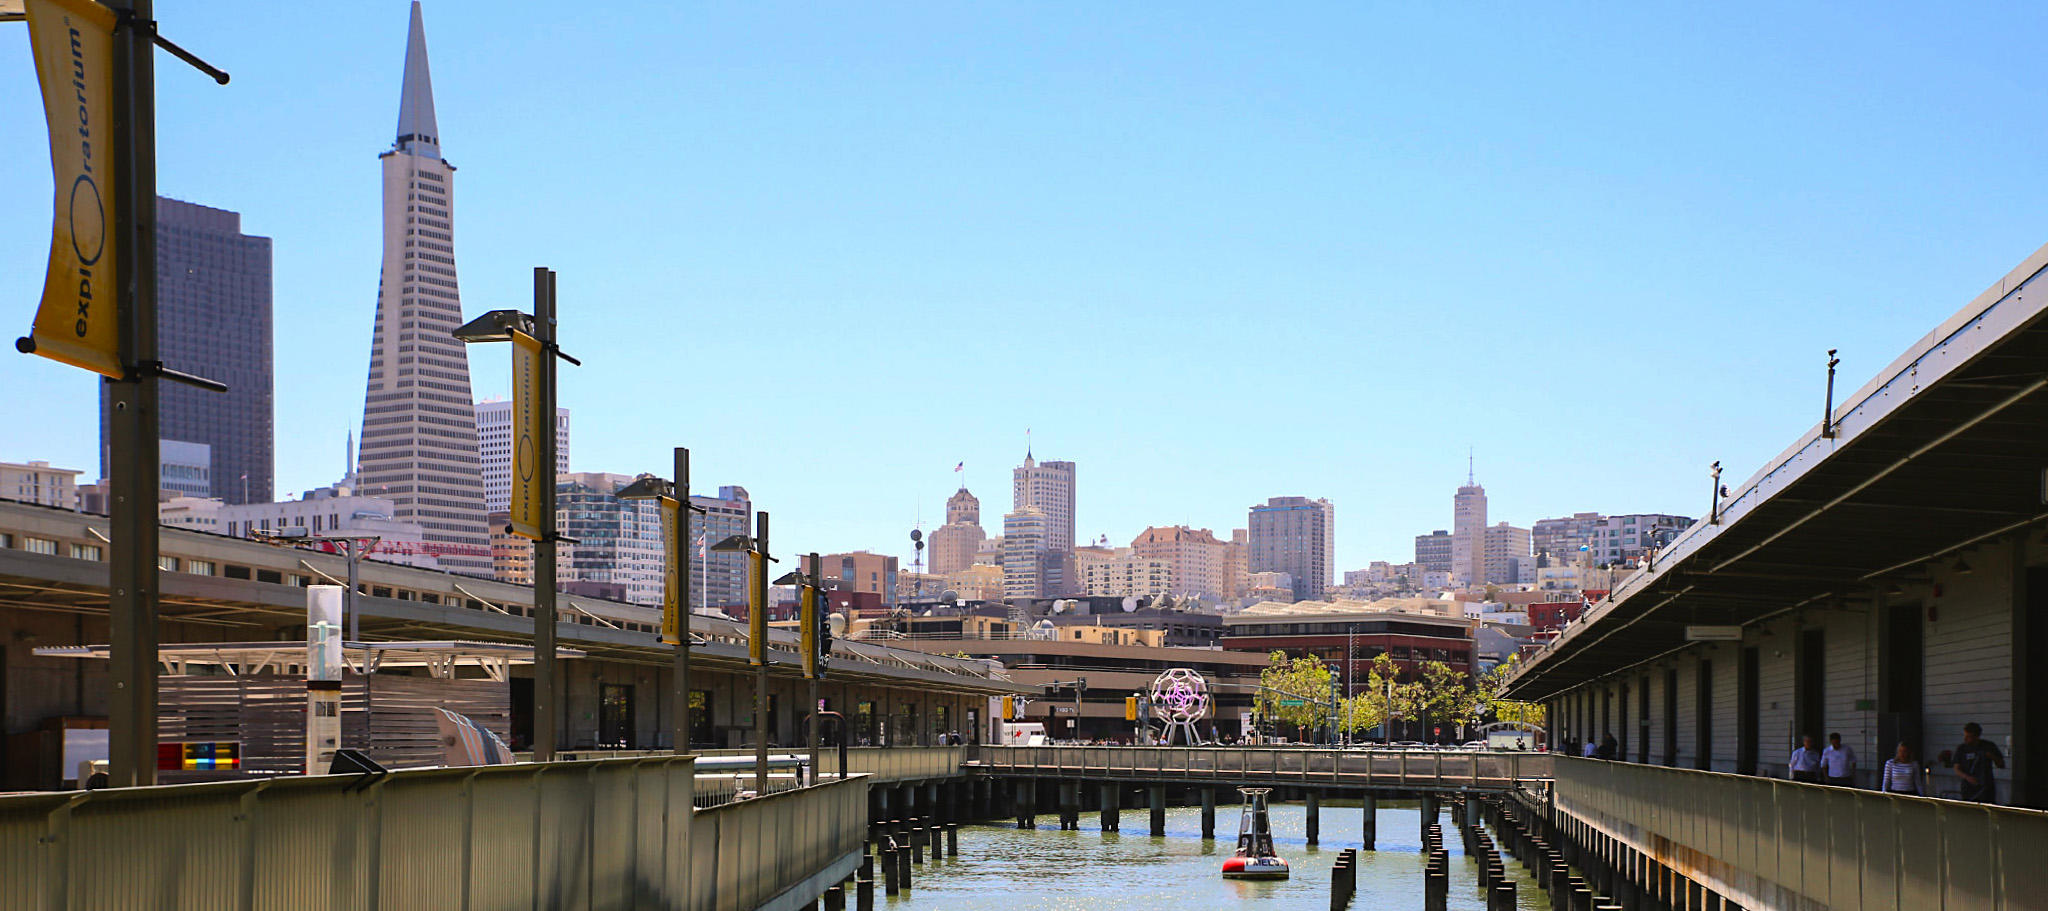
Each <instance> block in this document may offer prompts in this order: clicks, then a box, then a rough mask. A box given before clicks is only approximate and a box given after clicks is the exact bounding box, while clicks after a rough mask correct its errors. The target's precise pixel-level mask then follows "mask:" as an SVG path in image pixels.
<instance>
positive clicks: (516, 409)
mask: <svg viewBox="0 0 2048 911" xmlns="http://www.w3.org/2000/svg"><path fill="white" fill-rule="evenodd" d="M543 356H544V353H543V352H542V351H541V347H540V339H537V338H534V337H533V336H531V335H527V334H526V333H524V332H520V331H518V330H516V329H515V330H513V332H512V506H511V512H512V520H511V522H512V533H513V534H515V535H519V536H521V537H525V538H532V539H533V540H535V541H538V540H540V539H541V528H542V526H543V522H542V516H541V508H542V506H543V505H544V503H545V501H544V500H543V499H542V497H543V494H544V492H545V491H546V488H545V487H543V486H542V485H543V484H553V483H555V466H553V465H545V466H544V465H542V464H541V463H540V444H541V440H543V439H545V437H543V436H541V435H542V434H546V433H553V432H554V430H555V428H554V421H553V420H552V418H553V417H554V416H553V415H544V414H542V413H541V411H542V410H543V405H544V400H545V399H546V396H545V395H543V394H542V389H541V388H540V380H541V377H540V365H541V358H542V357H543Z"/></svg>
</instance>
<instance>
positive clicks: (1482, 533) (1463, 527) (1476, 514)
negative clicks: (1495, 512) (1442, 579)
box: [1416, 476, 1486, 585]
mask: <svg viewBox="0 0 2048 911" xmlns="http://www.w3.org/2000/svg"><path fill="white" fill-rule="evenodd" d="M1416 559H1417V560H1420V559H1421V558H1420V557H1419V556H1418V557H1417V558H1416ZM1451 578H1452V580H1453V581H1455V582H1457V584H1459V585H1477V584H1479V583H1481V582H1484V581H1485V580H1486V488H1484V487H1481V486H1479V484H1478V482H1476V481H1473V480H1472V479H1471V478H1470V477H1469V476H1468V477H1467V478H1466V479H1465V486H1463V487H1460V488H1458V492H1457V494H1456V495H1454V496H1452V497H1451Z"/></svg>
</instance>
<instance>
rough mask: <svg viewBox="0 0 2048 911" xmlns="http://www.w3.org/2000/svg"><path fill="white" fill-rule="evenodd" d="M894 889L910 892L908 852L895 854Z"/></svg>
mask: <svg viewBox="0 0 2048 911" xmlns="http://www.w3.org/2000/svg"><path fill="white" fill-rule="evenodd" d="M896 888H898V889H901V890H903V891H905V892H908V891H910V852H909V851H897V852H896Z"/></svg>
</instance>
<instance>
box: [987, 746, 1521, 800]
mask: <svg viewBox="0 0 2048 911" xmlns="http://www.w3.org/2000/svg"><path fill="white" fill-rule="evenodd" d="M979 756H980V768H982V769H985V770H987V771H990V772H995V773H998V774H1009V775H1020V774H1022V775H1059V776H1074V777H1083V778H1112V779H1165V780H1177V781H1210V780H1223V781H1258V782H1275V783H1279V784H1324V785H1342V786H1353V787H1386V788H1410V787H1413V788H1436V787H1443V788H1468V789H1479V790H1498V791H1504V790H1509V789H1511V788H1513V787H1515V785H1516V783H1517V782H1521V781H1528V780H1532V779H1544V778H1549V777H1550V774H1551V755H1550V754H1548V753H1520V752H1479V751H1470V752H1468V751H1460V750H1378V749H1362V750H1361V749H1351V750H1329V749H1314V748H1301V747H1102V746H1035V747H1032V746H1000V747H998V746H984V747H981V748H980V750H979Z"/></svg>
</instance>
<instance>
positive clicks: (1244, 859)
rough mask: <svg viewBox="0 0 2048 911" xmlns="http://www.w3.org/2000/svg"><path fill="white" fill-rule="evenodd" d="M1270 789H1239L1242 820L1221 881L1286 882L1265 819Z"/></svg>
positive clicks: (1284, 865) (1270, 826)
mask: <svg viewBox="0 0 2048 911" xmlns="http://www.w3.org/2000/svg"><path fill="white" fill-rule="evenodd" d="M1272 790H1273V789H1272V788H1238V791H1239V792H1241V793H1243V794H1244V816H1243V817H1242V818H1241V819H1239V820H1238V823H1237V853H1236V854H1234V855H1231V856H1230V857H1229V858H1227V859H1225V860H1224V861H1223V878H1224V879H1286V878H1287V861H1285V860H1282V859H1281V858H1280V856H1279V854H1278V853H1276V852H1275V851H1274V850H1273V823H1272V820H1270V819H1268V818H1267V816H1266V794H1267V793H1268V792H1270V791H1272Z"/></svg>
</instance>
